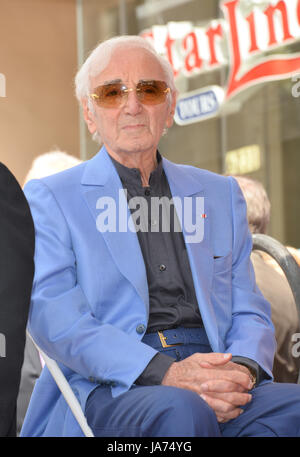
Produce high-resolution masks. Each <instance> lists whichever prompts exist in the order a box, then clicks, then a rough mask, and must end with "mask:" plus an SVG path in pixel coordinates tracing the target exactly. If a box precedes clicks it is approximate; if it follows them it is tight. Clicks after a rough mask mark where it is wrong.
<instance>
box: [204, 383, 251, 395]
mask: <svg viewBox="0 0 300 457" xmlns="http://www.w3.org/2000/svg"><path fill="white" fill-rule="evenodd" d="M200 387H201V391H202V392H203V393H205V392H216V393H217V392H220V393H226V392H239V393H242V392H245V390H246V389H244V388H243V387H242V386H241V385H240V384H237V383H236V382H233V381H227V380H220V379H211V380H208V381H205V382H203V383H202V384H201V386H200ZM247 395H249V396H250V397H251V395H250V394H247Z"/></svg>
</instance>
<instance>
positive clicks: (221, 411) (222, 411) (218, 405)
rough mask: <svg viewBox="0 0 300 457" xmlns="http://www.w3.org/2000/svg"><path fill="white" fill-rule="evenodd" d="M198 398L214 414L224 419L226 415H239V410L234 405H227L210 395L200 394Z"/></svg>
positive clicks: (225, 402)
mask: <svg viewBox="0 0 300 457" xmlns="http://www.w3.org/2000/svg"><path fill="white" fill-rule="evenodd" d="M200 397H201V398H202V400H204V401H205V402H206V403H207V404H208V405H209V406H210V407H211V408H212V409H213V410H214V412H215V413H216V415H219V416H221V417H226V415H228V414H231V415H232V414H233V415H235V413H236V414H237V416H238V415H239V414H240V411H241V408H237V407H236V406H235V405H232V404H231V403H228V402H227V401H224V400H221V399H219V398H214V397H212V396H211V395H204V394H201V395H200Z"/></svg>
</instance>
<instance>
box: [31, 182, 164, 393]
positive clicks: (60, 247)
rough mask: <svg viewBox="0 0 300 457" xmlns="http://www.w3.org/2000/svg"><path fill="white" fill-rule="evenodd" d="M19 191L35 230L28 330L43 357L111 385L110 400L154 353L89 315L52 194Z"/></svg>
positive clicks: (37, 188)
mask: <svg viewBox="0 0 300 457" xmlns="http://www.w3.org/2000/svg"><path fill="white" fill-rule="evenodd" d="M24 191H25V194H26V196H27V198H28V201H29V204H30V207H31V211H32V215H33V219H34V223H35V230H36V252H35V266H36V268H35V277H34V283H33V292H32V303H31V312H30V318H29V331H30V333H31V335H32V337H33V338H34V340H35V341H36V343H37V344H38V346H40V348H41V349H42V350H43V351H44V352H45V353H46V354H47V355H48V356H50V357H51V358H53V359H55V360H56V361H58V362H61V363H62V364H63V365H65V366H66V367H68V368H70V369H71V370H72V371H73V372H75V373H77V374H78V375H80V376H82V377H83V378H85V379H87V380H90V381H92V382H97V383H105V384H109V385H111V386H113V389H112V393H113V395H114V396H116V395H118V394H120V393H122V392H124V391H126V390H128V389H129V388H130V386H131V385H132V384H133V383H134V382H135V380H136V379H137V378H138V376H139V375H140V374H141V373H142V371H143V370H144V369H145V367H146V366H147V365H148V363H149V361H150V360H151V359H152V358H153V357H154V356H155V354H156V352H157V351H155V350H154V349H153V348H150V347H149V346H147V345H145V344H143V343H141V342H140V341H139V340H138V339H137V338H134V337H132V336H130V335H128V334H127V333H125V332H124V331H122V330H121V329H119V328H117V327H116V326H114V325H110V324H108V323H103V322H101V321H100V320H99V319H98V318H96V317H95V315H94V313H93V309H92V306H91V304H90V303H89V301H88V299H87V297H86V295H85V293H84V290H83V288H82V287H81V285H80V281H79V280H78V277H77V265H76V252H75V250H74V248H73V242H72V233H71V231H70V227H69V225H68V223H67V221H66V218H65V215H64V212H63V210H62V208H61V207H60V205H59V203H58V202H57V200H56V197H55V195H54V194H53V192H52V190H51V189H50V188H49V187H48V186H47V185H46V184H45V183H44V182H43V181H39V180H33V181H30V182H29V183H28V184H27V185H26V186H25V189H24ZM78 218H80V214H78ZM73 230H76V227H73ZM91 286H92V284H91Z"/></svg>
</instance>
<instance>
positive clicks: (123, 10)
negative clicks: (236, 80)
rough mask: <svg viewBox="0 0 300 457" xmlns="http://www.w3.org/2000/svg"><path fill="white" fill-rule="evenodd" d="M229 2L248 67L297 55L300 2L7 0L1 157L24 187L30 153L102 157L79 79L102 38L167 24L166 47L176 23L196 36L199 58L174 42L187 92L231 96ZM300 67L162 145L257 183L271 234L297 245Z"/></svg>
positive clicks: (1, 38) (0, 41) (172, 155)
mask: <svg viewBox="0 0 300 457" xmlns="http://www.w3.org/2000/svg"><path fill="white" fill-rule="evenodd" d="M222 3H228V4H229V3H231V4H235V7H236V14H237V16H238V20H239V21H242V22H243V21H244V29H245V31H244V32H245V33H243V26H242V25H239V46H240V49H241V55H242V57H243V59H244V57H245V55H246V54H247V59H246V60H245V62H246V63H245V65H248V66H249V68H252V67H253V66H255V65H256V63H257V62H261V61H262V60H263V59H264V60H268V59H272V56H275V55H278V54H280V55H283V56H285V57H286V58H288V57H289V56H296V55H297V54H298V53H300V40H299V37H300V1H298V0H284V1H278V0H269V1H265V0H261V1H258V0H255V1H254V0H235V1H233V0H231V1H230V2H229V0H227V1H225V0H224V1H223V2H221V1H220V0H209V1H207V0H148V1H147V0H77V1H76V0H0V13H1V14H0V72H1V73H2V74H3V75H4V76H5V78H6V97H1V98H0V124H1V137H0V146H1V148H0V151H1V152H0V160H1V161H2V162H4V163H6V164H7V166H9V168H10V169H11V170H12V171H13V172H14V173H15V175H16V176H17V178H18V179H19V181H20V182H22V180H23V178H24V176H25V175H26V173H27V171H28V168H29V166H30V163H31V161H32V159H33V157H35V156H36V155H38V154H41V153H43V152H47V151H48V150H50V149H53V148H55V147H58V148H60V149H63V150H65V151H67V152H69V153H70V154H73V155H76V156H78V157H80V158H82V159H84V160H85V159H88V158H89V157H91V156H92V155H94V154H95V153H96V152H97V150H98V148H99V147H98V145H97V144H96V143H94V142H92V141H91V139H90V136H89V133H88V131H87V129H86V127H85V125H84V123H83V120H82V117H81V115H80V113H79V109H78V106H77V104H76V100H75V97H74V95H73V91H74V89H73V78H74V75H75V73H76V70H77V68H78V65H80V64H81V63H82V62H83V60H84V59H85V57H86V56H87V55H88V52H89V51H90V50H91V49H92V48H93V47H94V46H96V44H97V43H98V42H99V41H102V40H104V39H107V38H110V37H112V36H115V35H118V34H140V33H142V32H144V31H148V32H149V33H151V31H152V32H153V27H157V26H160V27H161V29H159V30H161V37H162V41H161V47H162V48H163V47H165V48H166V46H165V43H166V35H164V33H166V32H165V31H166V30H169V31H170V39H172V33H173V34H175V35H176V33H178V34H180V27H181V28H182V27H186V30H187V32H186V34H188V31H189V30H190V33H191V31H194V32H195V36H197V40H198V41H197V46H198V54H197V55H196V54H195V52H194V53H193V52H192V51H193V50H195V48H193V41H192V36H191V35H190V37H189V38H186V39H185V40H184V38H183V39H182V38H181V39H180V40H181V41H180V40H179V41H178V42H175V43H173V44H172V46H174V48H173V51H174V55H173V58H174V59H175V57H176V56H177V57H178V53H177V54H176V50H177V51H178V46H180V45H181V46H183V47H184V46H185V51H186V54H185V55H186V56H188V55H189V57H188V59H189V60H188V62H187V63H188V64H190V65H192V66H193V67H194V68H193V69H192V70H191V71H190V72H188V71H185V72H184V71H183V72H179V74H178V76H177V78H176V84H177V87H178V90H179V92H180V94H181V95H182V94H183V93H189V92H192V91H200V90H201V89H203V88H207V87H209V88H211V87H212V86H213V87H214V86H218V87H219V88H223V89H224V90H225V93H226V88H228V81H229V77H230V72H231V71H232V55H231V56H230V53H231V54H232V49H231V47H230V43H231V42H230V36H231V35H230V29H228V18H227V19H226V17H225V15H224V11H225V10H224V7H223V9H222V8H221V5H222ZM254 6H255V8H254ZM228 8H229V7H228ZM253 11H254V13H253ZM225 12H226V11H225ZM252 13H253V15H252ZM285 13H286V15H285ZM263 15H264V16H263ZM218 21H221V23H222V27H223V29H222V31H223V33H222V36H220V37H218V35H217V33H215V36H214V39H215V41H211V43H213V44H214V45H215V48H214V50H215V52H216V55H215V60H216V61H217V64H209V59H210V60H211V62H212V60H213V59H212V55H211V54H210V55H208V51H207V49H208V44H207V43H208V42H206V43H204V41H203V37H202V35H201V33H202V34H203V33H205V30H206V31H207V30H208V29H211V28H213V27H215V30H217V26H218V24H219V23H220V22H218ZM242 22H241V23H242ZM239 24H240V23H239ZM164 27H165V29H164ZM157 30H158V29H157ZM201 30H202V32H201ZM203 30H204V32H203ZM231 32H232V30H231ZM258 32H259V33H258ZM157 36H159V34H158V35H157ZM206 36H208V35H206ZM201 37H202V38H201ZM249 37H250V39H251V40H250V41H249ZM263 40H265V42H264V41H263ZM158 42H159V39H158V38H157V37H156V44H157V43H158ZM178 43H179V44H178ZM180 43H181V44H180ZM266 43H267V44H266ZM194 46H195V43H194ZM264 46H265V47H264ZM166 49H167V50H168V49H169V50H170V49H171V46H169V48H166ZM177 57H176V58H177ZM183 58H184V57H183ZM186 60H187V57H186ZM177 64H178V62H177ZM174 65H175V67H176V62H175V64H174ZM243 70H244V71H246V70H245V68H243ZM293 74H294V80H292V75H291V74H290V75H286V76H284V75H283V76H281V77H280V78H279V77H274V78H267V80H266V81H265V82H261V81H260V82H259V83H256V84H252V85H251V86H250V87H248V88H245V87H244V88H243V90H241V91H240V93H239V94H237V95H236V96H234V97H232V98H230V99H229V100H226V101H225V103H221V104H220V109H219V110H218V111H216V112H215V113H213V115H212V116H210V117H209V116H204V117H202V118H201V120H197V121H196V122H193V123H189V124H187V125H178V124H174V126H173V127H172V129H171V130H170V131H169V132H168V134H167V135H166V136H165V137H164V138H163V139H162V141H161V146H160V150H161V153H162V154H163V155H164V156H166V157H167V158H169V159H171V160H173V161H175V162H178V163H189V164H193V165H195V166H197V167H201V168H207V169H209V170H212V171H215V172H218V173H232V174H246V175H248V176H250V177H253V178H255V179H258V180H260V181H261V182H262V183H263V184H264V186H265V187H266V189H267V191H268V194H269V197H270V200H271V203H272V218H271V223H270V229H269V233H270V234H271V235H273V236H274V237H276V238H277V239H279V240H281V241H282V242H283V243H286V244H290V245H293V246H296V247H300V198H299V195H300V180H299V171H300V97H298V96H299V95H300V84H299V94H298V86H297V84H298V80H297V71H296V70H295V68H293ZM299 81H300V65H299Z"/></svg>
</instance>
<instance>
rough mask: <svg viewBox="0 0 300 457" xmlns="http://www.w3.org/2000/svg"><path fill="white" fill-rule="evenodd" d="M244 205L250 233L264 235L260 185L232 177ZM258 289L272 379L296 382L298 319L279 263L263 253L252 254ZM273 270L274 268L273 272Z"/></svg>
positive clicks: (266, 210)
mask: <svg viewBox="0 0 300 457" xmlns="http://www.w3.org/2000/svg"><path fill="white" fill-rule="evenodd" d="M234 178H235V179H236V180H237V182H238V183H239V185H240V188H241V190H242V192H243V195H244V197H245V200H246V203H247V217H248V223H249V228H250V231H251V233H262V234H266V233H267V229H268V225H269V221H270V216H271V203H270V200H269V197H268V195H267V192H266V190H265V188H264V187H263V185H262V184H261V183H260V182H259V181H256V180H254V179H251V178H248V177H245V176H234ZM251 260H252V263H253V267H254V271H255V277H256V282H257V285H258V287H259V289H260V291H261V292H262V294H263V295H264V297H265V298H266V299H267V300H268V301H269V303H270V304H271V312H272V321H273V323H274V326H275V336H276V342H277V348H276V353H275V358H274V366H273V375H274V380H275V381H277V382H297V380H298V375H299V366H300V358H299V357H294V356H293V351H292V348H293V345H294V344H295V343H294V342H293V335H294V334H295V333H299V332H300V328H299V316H298V312H297V308H296V304H295V300H294V297H293V294H292V291H291V288H290V286H289V284H288V282H287V279H286V277H285V276H284V274H283V271H282V270H281V268H280V267H279V265H278V263H277V262H276V261H275V260H273V259H272V258H271V257H270V256H268V255H267V254H266V253H264V252H262V251H254V252H252V254H251ZM274 266H275V267H276V268H274Z"/></svg>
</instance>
